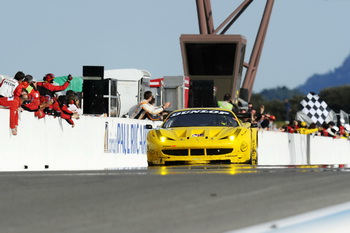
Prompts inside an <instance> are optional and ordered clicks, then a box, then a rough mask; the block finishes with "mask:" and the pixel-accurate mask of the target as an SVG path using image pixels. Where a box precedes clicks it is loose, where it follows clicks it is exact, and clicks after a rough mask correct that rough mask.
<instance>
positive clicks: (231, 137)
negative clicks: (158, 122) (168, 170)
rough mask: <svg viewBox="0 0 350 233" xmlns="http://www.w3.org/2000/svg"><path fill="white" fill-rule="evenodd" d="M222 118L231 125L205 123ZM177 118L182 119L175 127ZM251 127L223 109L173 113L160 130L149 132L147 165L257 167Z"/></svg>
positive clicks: (254, 134) (254, 141)
mask: <svg viewBox="0 0 350 233" xmlns="http://www.w3.org/2000/svg"><path fill="white" fill-rule="evenodd" d="M222 115H225V119H228V121H229V122H226V123H225V122H220V123H214V122H206V120H208V121H215V120H217V119H218V118H220V117H222ZM176 117H178V118H183V119H180V121H179V122H180V123H179V122H176V123H174V122H175V120H174V119H177V118H176ZM196 117H197V118H198V117H199V118H198V119H196ZM231 118H232V119H233V121H232V119H231ZM192 119H194V120H195V122H194V123H193V125H192V123H189V122H188V121H190V120H192ZM181 120H183V121H186V122H184V125H182V124H181ZM171 124H174V125H171ZM175 124H176V126H175ZM225 124H228V125H225ZM248 125H249V126H250V124H242V123H241V122H240V120H239V119H238V118H237V117H236V116H235V115H234V113H232V112H231V111H228V110H224V109H218V108H196V109H182V110H177V111H174V112H173V113H171V114H170V115H169V116H168V118H167V119H166V120H165V122H164V123H163V125H162V126H161V127H160V128H156V129H152V130H150V131H149V132H148V134H147V160H148V163H149V164H150V165H165V164H173V163H187V164H202V163H212V162H228V163H239V164H254V163H256V157H257V156H256V146H257V141H256V137H257V130H256V129H254V128H250V127H248ZM173 126H174V127H173Z"/></svg>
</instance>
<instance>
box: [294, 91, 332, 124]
mask: <svg viewBox="0 0 350 233" xmlns="http://www.w3.org/2000/svg"><path fill="white" fill-rule="evenodd" d="M300 104H301V105H302V106H303V109H302V110H301V111H302V112H303V113H305V114H306V115H307V116H308V117H310V119H311V120H312V122H313V123H315V124H316V125H321V124H322V123H323V122H324V121H325V120H326V118H327V116H328V115H329V113H330V111H331V109H330V108H329V107H328V105H327V103H326V102H324V101H323V100H322V99H321V98H320V97H319V96H318V95H317V94H315V93H313V92H310V93H309V94H307V96H306V98H305V99H303V100H302V101H301V102H300Z"/></svg>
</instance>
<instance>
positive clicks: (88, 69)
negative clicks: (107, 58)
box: [83, 66, 105, 80]
mask: <svg viewBox="0 0 350 233" xmlns="http://www.w3.org/2000/svg"><path fill="white" fill-rule="evenodd" d="M104 70H105V68H104V66H83V76H84V77H100V78H101V80H102V79H103V75H104Z"/></svg>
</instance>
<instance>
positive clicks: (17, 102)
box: [0, 88, 28, 135]
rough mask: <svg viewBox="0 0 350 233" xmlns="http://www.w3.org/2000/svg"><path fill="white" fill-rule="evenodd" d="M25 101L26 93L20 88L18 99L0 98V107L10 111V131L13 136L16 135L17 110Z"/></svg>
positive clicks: (15, 97) (26, 98)
mask: <svg viewBox="0 0 350 233" xmlns="http://www.w3.org/2000/svg"><path fill="white" fill-rule="evenodd" d="M25 100H28V92H27V90H26V89H24V88H22V91H21V94H20V96H19V97H18V96H14V97H1V98H0V106H2V107H4V108H7V109H10V129H11V132H12V134H13V135H17V126H18V109H19V108H20V106H21V105H22V103H23V102H24V101H25Z"/></svg>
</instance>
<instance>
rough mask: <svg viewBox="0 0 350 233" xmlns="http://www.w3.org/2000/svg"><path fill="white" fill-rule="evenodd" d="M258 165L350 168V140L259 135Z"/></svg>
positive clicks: (310, 136)
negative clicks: (348, 166) (349, 166)
mask: <svg viewBox="0 0 350 233" xmlns="http://www.w3.org/2000/svg"><path fill="white" fill-rule="evenodd" d="M258 141H259V142H258V143H259V147H258V165H349V164H350V140H347V139H342V138H337V139H335V138H331V137H321V136H314V135H301V134H289V133H282V132H273V131H260V132H259V136H258Z"/></svg>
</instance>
